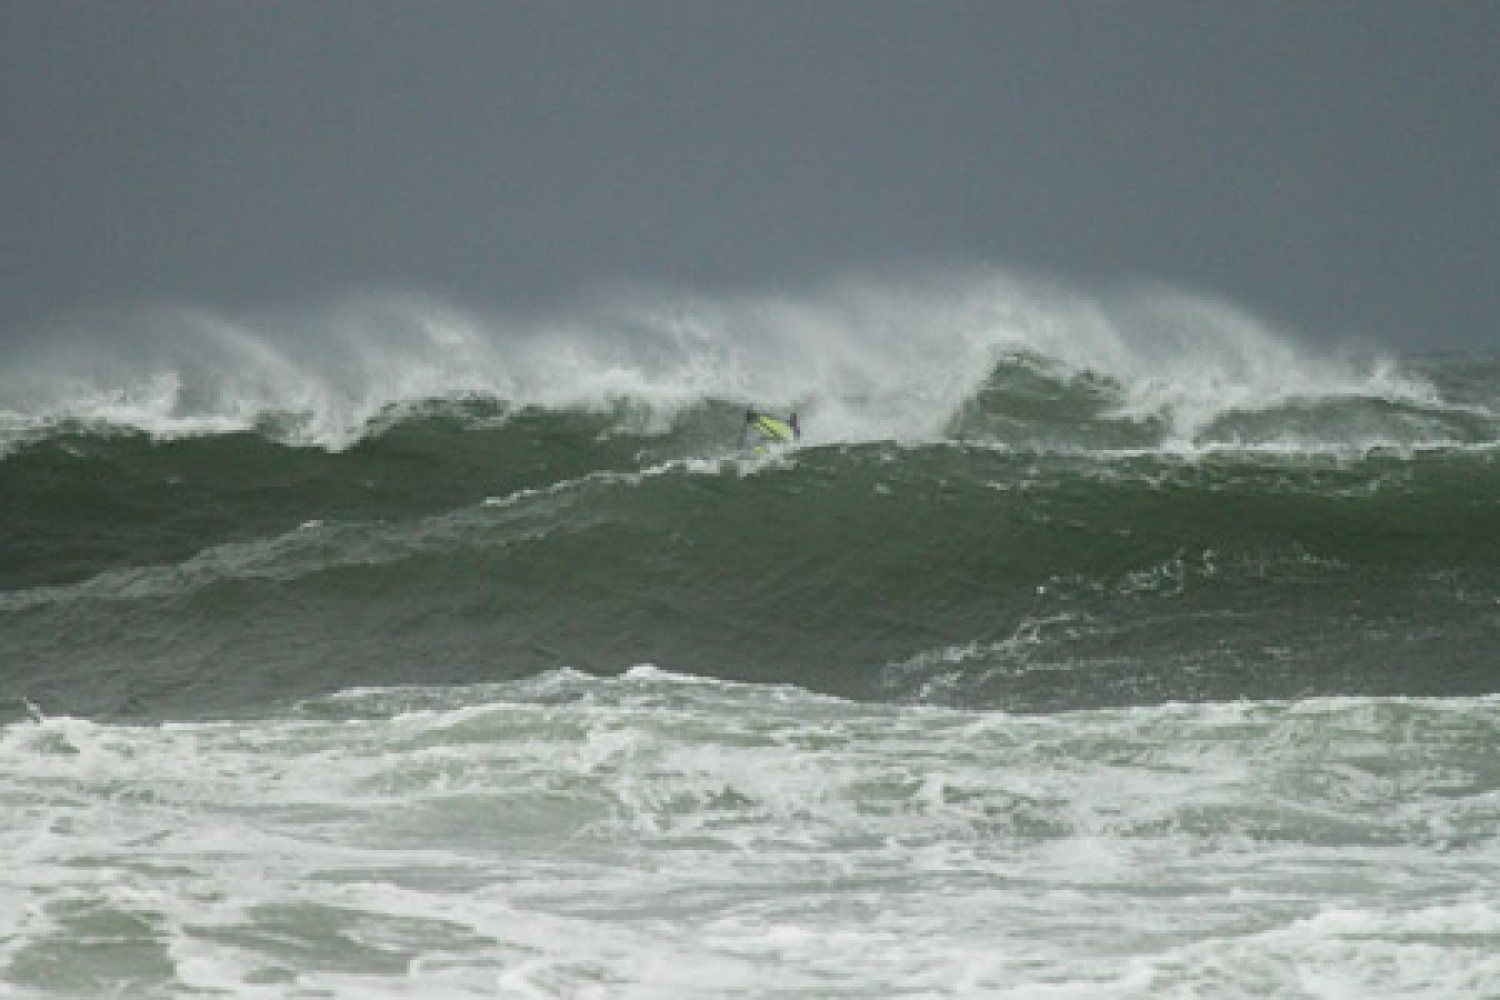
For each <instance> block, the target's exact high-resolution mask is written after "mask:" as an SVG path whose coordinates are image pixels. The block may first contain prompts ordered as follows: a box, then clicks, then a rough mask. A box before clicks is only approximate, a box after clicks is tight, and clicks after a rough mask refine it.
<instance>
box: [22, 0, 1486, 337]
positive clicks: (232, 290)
mask: <svg viewBox="0 0 1500 1000" xmlns="http://www.w3.org/2000/svg"><path fill="white" fill-rule="evenodd" d="M0 136H3V142H4V154H3V157H0V271H3V273H0V294H3V301H4V304H3V306H0V309H3V316H0V327H3V330H5V331H23V332H24V331H25V330H26V329H29V328H32V327H34V326H35V325H36V324H38V323H40V322H41V321H43V320H45V319H47V318H49V317H55V316H59V315H65V314H67V313H70V312H73V311H77V310H88V309H93V308H97V307H104V306H114V305H130V304H136V303H140V304H150V303H159V302H164V301H166V302H179V301H187V302H192V303H196V304H202V305H208V306H211V307H223V308H243V307H258V306H264V305H276V304H287V303H296V302H301V301H309V300H318V299H320V298H326V297H329V296H336V295H339V294H342V293H345V292H350V291H361V290H378V289H390V288H395V289H411V290H419V291H426V292H432V293H435V294H438V295H442V296H452V297H454V298H455V299H456V300H458V301H461V302H472V303H485V304H488V303H500V304H504V303H522V302H532V301H536V300H538V299H547V298H554V297H561V298H566V297H568V296H570V295H572V294H575V293H578V292H580V291H583V290H586V289H588V288H590V287H591V286H594V285H597V284H600V283H604V282H612V281H619V280H634V281H644V282H648V283H651V282H660V283H665V284H669V285H673V286H685V287H687V288H690V289H694V290H700V291H712V290H716V289H739V288H745V289H766V288H778V287H788V286H790V287H796V286H797V285H799V284H805V283H808V282H811V281H814V280H817V279H818V278H821V277H827V276H830V275H835V274H838V273H841V272H846V271H849V270H856V269H859V268H863V267H875V266H900V265H901V264H903V263H908V262H911V263H932V262H939V263H941V262H949V261H952V262H960V263H966V264H968V263H981V264H999V265H1003V266H1016V267H1020V268H1025V269H1033V270H1040V271H1042V272H1044V273H1049V274H1053V275H1057V276H1060V277H1063V278H1066V279H1072V280H1074V281H1078V282H1081V283H1084V284H1085V285H1087V283H1089V282H1117V281H1121V280H1124V281H1133V280H1150V281H1160V282H1165V283H1168V284H1171V285H1174V286H1178V287H1183V288H1187V289H1193V290H1201V291H1206V292H1209V293H1212V294H1218V295H1223V296H1226V297H1228V298H1230V299H1232V300H1233V301H1235V302H1237V303H1239V304H1241V305H1244V306H1246V307H1248V308H1249V309H1251V310H1252V311H1257V312H1261V313H1263V314H1265V315H1267V316H1269V317H1271V318H1273V319H1275V320H1278V321H1282V322H1285V323H1288V324H1289V325H1291V326H1292V327H1293V328H1294V329H1297V330H1299V331H1301V332H1303V333H1304V334H1306V335H1311V336H1315V337H1327V338H1331V339H1332V338H1338V339H1343V338H1348V337H1351V336H1353V337H1363V338H1369V339H1374V340H1380V341H1385V342H1387V343H1391V344H1395V345H1399V346H1403V347H1474V348H1481V349H1495V348H1497V347H1500V322H1497V316H1500V3H1496V2H1493V0H1472V2H1440V0H1409V2H1406V0H1399V2H1398V0H1367V2H1360V3H1345V2H1332V0H1320V2H1311V0H1308V2H1294V3H1279V2H1254V3H1251V2H1215V0H1191V2H1164V0H1129V2H1125V0H1019V2H1017V0H1006V2H1000V0H995V2H984V3H980V2H972V3H971V2H916V0H912V2H901V3H898V2H889V0H679V2H661V0H641V2H628V0H620V2H555V3H554V2H547V3H543V2H534V3H520V2H504V0H497V2H478V0H474V2H466V3H461V2H442V0H430V2H417V0H412V2H392V0H358V2H354V0H318V2H278V3H268V2H264V0H253V2H252V0H245V2H230V0H203V2H169V0H99V2H75V0H5V2H4V3H3V4H0Z"/></svg>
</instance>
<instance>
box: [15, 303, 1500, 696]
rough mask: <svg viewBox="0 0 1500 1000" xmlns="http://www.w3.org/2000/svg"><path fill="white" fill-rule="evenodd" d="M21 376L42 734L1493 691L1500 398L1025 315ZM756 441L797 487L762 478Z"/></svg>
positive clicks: (116, 341) (199, 337) (33, 364)
mask: <svg viewBox="0 0 1500 1000" xmlns="http://www.w3.org/2000/svg"><path fill="white" fill-rule="evenodd" d="M14 355H15V356H14V358H13V359H12V361H11V362H10V363H7V364H6V365H5V367H4V370H3V374H0V436H3V440H4V449H5V450H4V457H3V459H0V501H3V503H4V505H5V507H6V510H7V528H6V536H5V539H4V542H3V546H4V559H3V560H0V649H3V650H4V651H5V659H6V660H7V662H8V666H7V668H6V676H7V679H8V680H9V682H10V683H11V685H12V689H13V691H14V693H15V694H16V696H17V697H18V698H19V696H20V695H25V696H26V697H28V698H31V699H34V700H35V701H37V702H39V703H41V704H43V705H44V706H45V707H55V708H57V709H59V710H64V711H71V712H90V713H103V714H115V713H118V714H125V715H132V714H145V715H160V714H166V715H174V714H184V713H186V714H194V713H207V714H222V713H226V712H234V711H239V710H244V709H253V708H255V707H256V706H260V705H264V704H266V703H268V702H273V701H278V700H288V699H294V698H296V697H300V696H305V695H310V694H314V693H317V692H322V691H328V690H335V689H340V688H346V687H349V686H356V685H369V684H403V683H425V684H443V683H476V682H488V681H496V680H507V679H514V678H519V677H527V676H533V675H537V674H540V673H543V672H546V671H551V670H556V669H561V668H572V669H582V670H586V671H590V672H593V673H601V674H611V673H618V672H620V671H624V670H627V669H629V668H630V667H632V666H634V665H637V664H640V663H654V664H657V665H658V666H660V667H662V668H665V669H669V670H672V671H674V672H677V673H683V674H696V675H701V676H711V677H718V678H726V679H734V680H745V681H775V682H789V683H794V684H797V685H800V686H803V687H806V688H810V689H813V690H817V691H825V692H833V693H837V694H841V695H849V696H853V697H858V698H866V699H878V700H896V701H920V702H939V703H947V704H955V705H959V706H965V707H1002V708H1010V709H1025V710H1045V711H1052V710H1059V709H1067V708H1078V707H1097V706H1107V705H1119V704H1134V703H1158V702H1163V701H1172V700H1184V699H1186V700H1219V699H1224V698H1242V697H1249V698H1262V697H1292V696H1296V695H1299V694H1304V693H1315V694H1384V693H1404V694H1442V693H1466V694H1472V693H1478V692H1485V691H1492V690H1494V689H1495V676H1494V671H1493V667H1492V664H1493V663H1495V662H1496V654H1497V653H1500V554H1497V552H1496V551H1495V549H1494V546H1493V544H1492V541H1493V539H1494V538H1495V537H1497V536H1500V499H1497V498H1500V489H1497V487H1500V469H1497V458H1496V456H1497V454H1500V449H1497V447H1496V444H1497V442H1500V395H1497V390H1496V386H1497V384H1500V379H1497V377H1496V376H1497V375H1500V364H1497V363H1496V361H1495V360H1493V359H1475V358H1446V359H1426V360H1423V361H1411V360H1401V361H1398V360H1392V359H1381V358H1378V357H1374V358H1372V357H1368V356H1366V357H1363V358H1356V357H1354V356H1353V355H1334V354H1329V353H1326V352H1324V353H1320V352H1315V351H1312V350H1310V349H1309V348H1307V347H1305V346H1299V345H1298V344H1297V343H1296V342H1295V341H1294V340H1292V339H1290V338H1288V337H1287V336H1284V335H1282V334H1279V333H1278V332H1276V331H1275V330H1273V329H1271V328H1270V327H1268V326H1267V325H1266V324H1264V323H1261V322H1259V321H1257V320H1255V319H1254V318H1252V317H1250V316H1247V315H1245V314H1244V313H1243V312H1240V311H1237V310H1235V309H1233V308H1231V307H1229V306H1226V305H1224V304H1222V303H1217V302H1214V301H1211V300H1205V299H1202V298H1195V297H1191V296H1185V295H1182V294H1178V293H1170V292H1163V291H1160V290H1149V291H1139V290H1137V291H1132V292H1119V293H1114V294H1110V295H1104V296H1092V297H1090V296H1084V295H1082V294H1080V293H1077V292H1073V291H1069V290H1066V289H1061V288H1058V287H1055V286H1051V285H1047V284H1045V283H1043V282H1039V281H1036V280H1032V279H1026V278H1018V277H1014V276H1007V275H999V274H994V273H988V274H975V273H970V274H966V275H945V276H937V275H929V276H927V277H925V278H921V279H915V280H911V279H908V280H903V281H900V282H895V281H877V280H865V281H851V282H846V283H842V284H837V285H833V286H829V287H826V288H823V289H821V290H819V291H817V292H811V293H806V294H803V295H800V296H770V295H762V296H739V297H732V296H726V297H719V298H706V297H702V296H687V295H668V294H664V293H651V294H648V293H644V292H639V291H635V292H615V293H611V294H608V295H601V296H599V297H596V298H594V299H591V300H588V301H586V302H582V303H580V304H577V305H575V306H572V307H568V308H558V309H555V310H553V311H551V312H539V313H532V314H526V315H503V316H501V315H486V314H481V313H477V312H463V311H460V310H458V309H455V308H452V307H446V306H441V305H438V304H435V303H433V302H432V301H430V300H425V299H421V298H413V297H397V296H388V297H383V298H371V299H365V300H360V301H355V302H350V303H347V304H345V305H342V306H340V307H337V308H328V309H323V310H311V311H304V312H301V313H291V312H287V313H284V314H280V315H272V314H262V315H257V316H253V317H241V318H238V319H234V320H230V319H226V318H224V317H222V316H214V315H209V314H207V313H204V312H201V311H190V310H168V311H160V312H156V313H153V314H150V315H135V316H130V317H104V318H97V319H95V320H93V321H91V325H90V324H81V325H79V326H77V327H76V328H74V329H72V330H64V331H61V333H60V334H59V336H57V337H54V338H52V339H50V340H46V341H45V342H43V341H40V340H39V341H38V342H37V343H35V344H33V345H32V346H30V347H27V348H16V349H14ZM747 406H765V407H770V408H774V409H777V410H786V409H796V410H798V411H799V412H800V413H801V415H802V425H803V428H804V431H805V436H804V439H803V441H802V442H801V445H800V446H799V447H797V448H795V449H792V450H789V451H785V452H782V453H779V454H776V455H771V456H758V457H754V458H749V457H746V456H743V455H741V454H739V453H738V451H737V449H736V442H737V437H738V432H739V427H740V423H741V421H742V418H743V413H744V410H745V408H746V407H747ZM15 704H16V705H18V706H19V705H20V702H19V700H18V701H17V702H16V703H15ZM15 710H16V711H19V708H17V709H15Z"/></svg>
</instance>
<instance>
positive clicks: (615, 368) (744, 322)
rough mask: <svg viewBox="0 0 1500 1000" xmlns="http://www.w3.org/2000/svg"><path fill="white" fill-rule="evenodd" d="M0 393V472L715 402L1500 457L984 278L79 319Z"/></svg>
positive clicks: (1387, 371) (1043, 439) (667, 425)
mask: <svg viewBox="0 0 1500 1000" xmlns="http://www.w3.org/2000/svg"><path fill="white" fill-rule="evenodd" d="M18 354H19V356H18V357H16V358H14V359H12V360H10V361H9V363H7V364H6V365H5V366H4V368H3V370H0V454H5V453H10V452H14V451H15V449H16V448H18V447H20V446H23V445H25V444H27V443H33V442H36V441H39V440H45V439H48V438H51V437H55V436H56V435H58V434H76V433H95V434H97V433H118V432H121V431H127V432H140V433H143V434H146V435H148V436H150V437H152V438H154V439H173V438H182V437H192V436H203V435H220V434H233V433H242V432H253V433H256V434H258V435H260V436H262V437H265V438H267V439H268V440H271V441H275V442H278V443H281V444H286V445H293V446H299V447H313V448H319V449H324V450H330V451H341V450H345V449H348V448H349V447H351V446H353V445H354V444H356V443H357V442H359V441H362V440H365V439H367V438H369V437H370V436H372V435H378V434H381V433H384V432H385V431H386V430H387V429H388V428H389V427H390V426H391V425H392V423H393V422H399V421H400V420H403V419H408V418H409V417H410V416H411V415H412V414H418V415H420V414H428V413H430V412H431V411H432V409H433V407H434V406H436V407H438V408H439V409H442V408H444V407H446V408H448V409H449V410H450V411H451V412H455V413H458V412H463V413H470V414H472V413H473V412H475V411H476V404H477V410H478V411H479V412H483V413H484V414H486V419H490V418H494V417H496V416H497V414H514V413H517V412H522V411H525V410H527V409H540V410H551V411H577V412H584V413H594V414H611V415H614V416H615V417H617V418H618V420H617V421H616V425H617V426H619V427H621V428H622V429H624V430H627V431H630V432H640V433H649V434H657V435H664V434H671V433H674V432H680V431H681V429H682V428H683V426H684V425H686V424H691V423H693V421H695V420H697V419H698V417H697V416H695V414H698V415H701V413H702V412H703V411H704V410H705V409H706V408H707V409H711V408H713V407H715V406H718V405H723V406H727V407H730V408H734V407H742V406H745V405H762V406H774V407H778V408H791V407H797V408H801V409H802V410H803V411H804V412H805V413H807V414H808V415H809V417H810V419H808V420H807V421H806V424H807V432H808V440H809V443H812V444H833V443H844V444H852V443H860V442H869V441H878V440H899V441H907V442H923V441H925V442H931V441H938V440H944V439H952V438H957V439H963V440H967V441H984V442H991V443H996V444H1002V445H1007V446H1016V447H1024V448H1083V449H1091V448H1147V449H1169V450H1178V451H1181V450H1194V449H1201V448H1219V447H1252V448H1254V447H1282V448H1290V449H1304V448H1306V449H1315V450H1316V449H1355V450H1359V449H1369V448H1379V447H1392V446H1394V447H1424V446H1433V447H1441V446H1453V445H1460V446H1468V445H1483V444H1487V443H1490V442H1493V441H1495V440H1496V439H1497V438H1500V403H1497V400H1496V397H1495V392H1494V389H1493V384H1494V382H1493V380H1490V381H1489V382H1488V387H1487V386H1486V383H1485V382H1484V380H1472V379H1471V384H1469V385H1467V386H1464V387H1460V389H1461V390H1462V391H1455V390H1454V387H1453V386H1444V385H1442V384H1440V381H1441V380H1440V379H1439V380H1435V379H1434V377H1433V374H1432V373H1431V372H1430V371H1424V370H1421V369H1420V368H1418V367H1414V366H1413V365H1411V364H1402V363H1398V362H1396V361H1394V360H1391V359H1388V358H1380V357H1366V358H1359V359H1356V358H1353V357H1348V356H1335V355H1330V354H1326V353H1319V352H1314V351H1312V350H1310V349H1308V348H1306V347H1304V346H1302V345H1300V344H1298V343H1297V342H1296V341H1295V340H1293V339H1291V338H1290V337H1288V336H1286V335H1284V334H1283V333H1281V332H1279V331H1277V330H1275V329H1273V328H1272V327H1270V326H1269V325H1268V324H1266V323H1263V322H1261V321H1259V320H1257V319H1255V318H1254V317H1252V316H1250V315H1248V314H1247V313H1245V312H1244V311H1242V310H1239V309H1237V308H1235V307H1233V306H1231V305H1228V304H1226V303H1223V302H1220V301H1216V300H1212V299H1208V298H1204V297H1201V296H1193V295H1188V294H1184V293H1179V292H1174V291H1165V290H1159V289H1158V290H1134V291H1124V292H1116V293H1110V294H1098V295H1087V294H1084V293H1082V292H1080V291H1077V290H1073V289H1069V288H1065V287H1062V286H1059V285H1056V284H1052V283H1048V282H1045V281H1042V280H1039V279H1034V278H1024V277H1019V276H1016V275H1011V274H1006V273H1002V272H996V271H983V272H981V271H971V272H967V273H962V274H951V273H950V274H937V273H929V274H926V275H923V276H918V277H906V278H902V279H899V280H878V279H871V278H866V279H850V280H846V281H843V282H837V283H832V284H828V285H825V286H822V287H819V288H817V289H814V290H811V291H807V292H804V293H802V294H797V295H775V294H761V295H725V296H719V297H705V296H700V295H691V294H679V293H668V292H648V291H644V290H638V289H637V290H617V291H614V292H610V293H601V294H599V295H596V296H593V297H589V298H586V299H583V300H580V301H579V302H577V303H575V304H573V305H572V306H568V307H558V308H556V309H554V310H551V311H547V312H533V313H486V312H479V311H464V310H461V309H458V308H456V307H453V306H450V305H447V304H444V303H441V302H438V301H436V300H433V299H431V298H426V297H421V296H410V295H407V296H403V295H384V296H366V297H361V298H355V299H351V300H348V301H345V302H343V303H340V304H337V305H331V306H326V307H323V308H317V309H309V310H303V311H282V312H262V313H255V314H249V315H242V316H230V315H226V314H220V313H213V312H209V311H206V310H202V309H191V308H162V309H156V310H150V311H146V312H140V313H134V314H129V315H118V314H117V315H106V316H96V317H94V318H93V319H92V320H88V321H79V322H77V323H75V324H74V325H73V326H71V327H69V328H65V329H61V330H59V331H57V335H56V336H54V337H52V338H51V339H49V340H48V341H47V342H46V344H45V345H42V346H34V347H32V348H30V349H29V350H25V351H18Z"/></svg>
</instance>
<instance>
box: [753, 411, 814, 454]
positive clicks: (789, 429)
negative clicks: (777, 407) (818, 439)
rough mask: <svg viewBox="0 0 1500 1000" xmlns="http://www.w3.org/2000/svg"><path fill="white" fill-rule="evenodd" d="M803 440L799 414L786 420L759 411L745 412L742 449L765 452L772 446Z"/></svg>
mask: <svg viewBox="0 0 1500 1000" xmlns="http://www.w3.org/2000/svg"><path fill="white" fill-rule="evenodd" d="M801 439H802V428H801V427H799V426H798V425H797V414H796V413H792V414H791V415H790V416H788V417H787V418H786V419H785V420H782V419H781V418H780V417H773V416H770V415H769V414H766V413H761V412H760V411H759V410H746V411H745V424H744V426H743V427H741V428H740V447H741V448H753V449H754V450H755V451H760V452H764V451H767V450H769V447H770V446H771V445H780V444H791V443H792V442H794V441H800V440H801Z"/></svg>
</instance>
